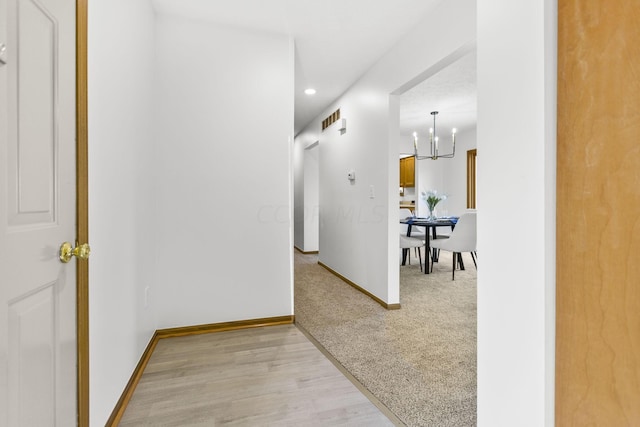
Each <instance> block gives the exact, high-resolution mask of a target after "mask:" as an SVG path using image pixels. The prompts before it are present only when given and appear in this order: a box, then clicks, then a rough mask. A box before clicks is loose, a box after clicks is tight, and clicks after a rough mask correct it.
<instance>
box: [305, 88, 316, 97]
mask: <svg viewBox="0 0 640 427" xmlns="http://www.w3.org/2000/svg"><path fill="white" fill-rule="evenodd" d="M304 93H306V94H307V95H315V94H316V90H315V89H314V88H312V87H310V88H309V89H305V91H304Z"/></svg>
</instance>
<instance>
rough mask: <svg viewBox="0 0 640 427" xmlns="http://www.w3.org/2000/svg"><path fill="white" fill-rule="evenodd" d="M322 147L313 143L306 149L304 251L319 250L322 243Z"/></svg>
mask: <svg viewBox="0 0 640 427" xmlns="http://www.w3.org/2000/svg"><path fill="white" fill-rule="evenodd" d="M319 151H320V147H319V146H318V144H312V145H311V146H309V147H307V148H305V150H304V251H305V252H312V251H317V250H318V248H319V244H320V228H319V215H320V206H319V197H320V196H319V190H320V172H319V169H318V162H319V158H318V154H319Z"/></svg>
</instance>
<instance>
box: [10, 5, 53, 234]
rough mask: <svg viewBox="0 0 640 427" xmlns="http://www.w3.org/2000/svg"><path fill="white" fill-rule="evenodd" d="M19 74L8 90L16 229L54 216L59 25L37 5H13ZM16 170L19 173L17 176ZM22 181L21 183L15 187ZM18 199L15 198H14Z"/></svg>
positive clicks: (11, 213)
mask: <svg viewBox="0 0 640 427" xmlns="http://www.w3.org/2000/svg"><path fill="white" fill-rule="evenodd" d="M13 10H14V13H15V17H14V19H15V23H16V24H15V25H16V26H15V27H14V28H13V34H15V36H16V38H15V40H14V43H13V44H14V45H15V46H16V47H17V50H16V51H15V52H16V53H17V56H16V57H15V65H16V67H15V68H13V67H11V65H10V70H12V71H15V73H14V74H13V75H12V80H13V81H11V84H10V86H9V90H10V92H11V93H10V99H11V100H12V101H13V103H14V105H11V106H10V108H9V122H10V123H11V126H10V128H9V129H10V131H11V133H12V135H11V137H10V144H9V147H10V153H9V155H10V158H11V159H16V160H15V161H14V160H12V161H10V163H9V166H10V167H11V169H10V170H9V177H10V181H9V192H10V194H9V200H10V201H11V202H12V205H14V206H11V210H10V218H9V223H10V224H11V225H18V224H33V223H51V222H53V220H54V218H55V216H54V200H55V192H56V190H57V188H56V186H55V179H54V178H55V176H56V171H55V165H56V163H55V156H54V153H55V151H56V146H57V141H56V133H55V130H56V123H55V121H56V116H57V115H58V111H57V105H56V102H55V100H56V98H57V92H58V87H57V82H56V63H57V62H58V49H57V48H56V45H57V40H56V34H57V33H58V31H59V28H58V25H57V23H56V22H55V20H54V18H53V17H52V16H51V15H50V13H49V12H48V11H47V10H46V9H45V8H44V7H43V6H42V5H41V4H39V3H36V2H35V1H33V0H20V1H18V2H17V4H14V8H13ZM14 168H15V170H14ZM14 181H17V182H14ZM14 191H15V192H17V194H11V193H13V192H14Z"/></svg>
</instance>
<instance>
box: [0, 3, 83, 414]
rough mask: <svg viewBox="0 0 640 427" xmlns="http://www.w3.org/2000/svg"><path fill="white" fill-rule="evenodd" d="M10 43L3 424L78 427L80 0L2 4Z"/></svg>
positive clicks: (0, 187) (2, 283)
mask: <svg viewBox="0 0 640 427" xmlns="http://www.w3.org/2000/svg"><path fill="white" fill-rule="evenodd" d="M0 44H4V45H5V46H6V50H5V51H4V53H3V55H2V57H1V58H2V59H1V60H0V426H53V425H56V426H73V425H75V424H76V376H77V374H76V307H75V299H76V277H75V276H76V272H75V262H76V261H73V262H71V263H69V264H63V263H61V262H60V260H59V247H60V244H61V243H62V242H64V241H70V242H74V241H75V222H76V208H75V197H76V193H75V192H76V188H75V187H76V186H75V169H76V166H75V102H76V100H75V62H76V60H75V0H0Z"/></svg>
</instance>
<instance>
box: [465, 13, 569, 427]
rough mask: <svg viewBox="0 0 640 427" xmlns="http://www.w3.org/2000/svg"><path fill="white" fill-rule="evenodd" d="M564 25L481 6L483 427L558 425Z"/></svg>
mask: <svg viewBox="0 0 640 427" xmlns="http://www.w3.org/2000/svg"><path fill="white" fill-rule="evenodd" d="M556 20H557V5H556V2H555V0H546V1H542V2H530V1H515V2H514V1H512V0H480V1H478V128H477V132H478V153H479V155H478V194H479V197H478V253H479V267H478V425H479V426H491V427H495V426H513V425H518V426H543V425H547V426H552V425H553V413H554V388H553V387H554V385H553V383H554V319H555V312H554V302H555V301H554V295H555V279H554V277H555V238H554V234H555V100H556V91H555V85H556V79H557V77H556V61H555V58H556V48H555V46H556V39H557V37H556ZM496 230H506V232H498V233H496Z"/></svg>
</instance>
